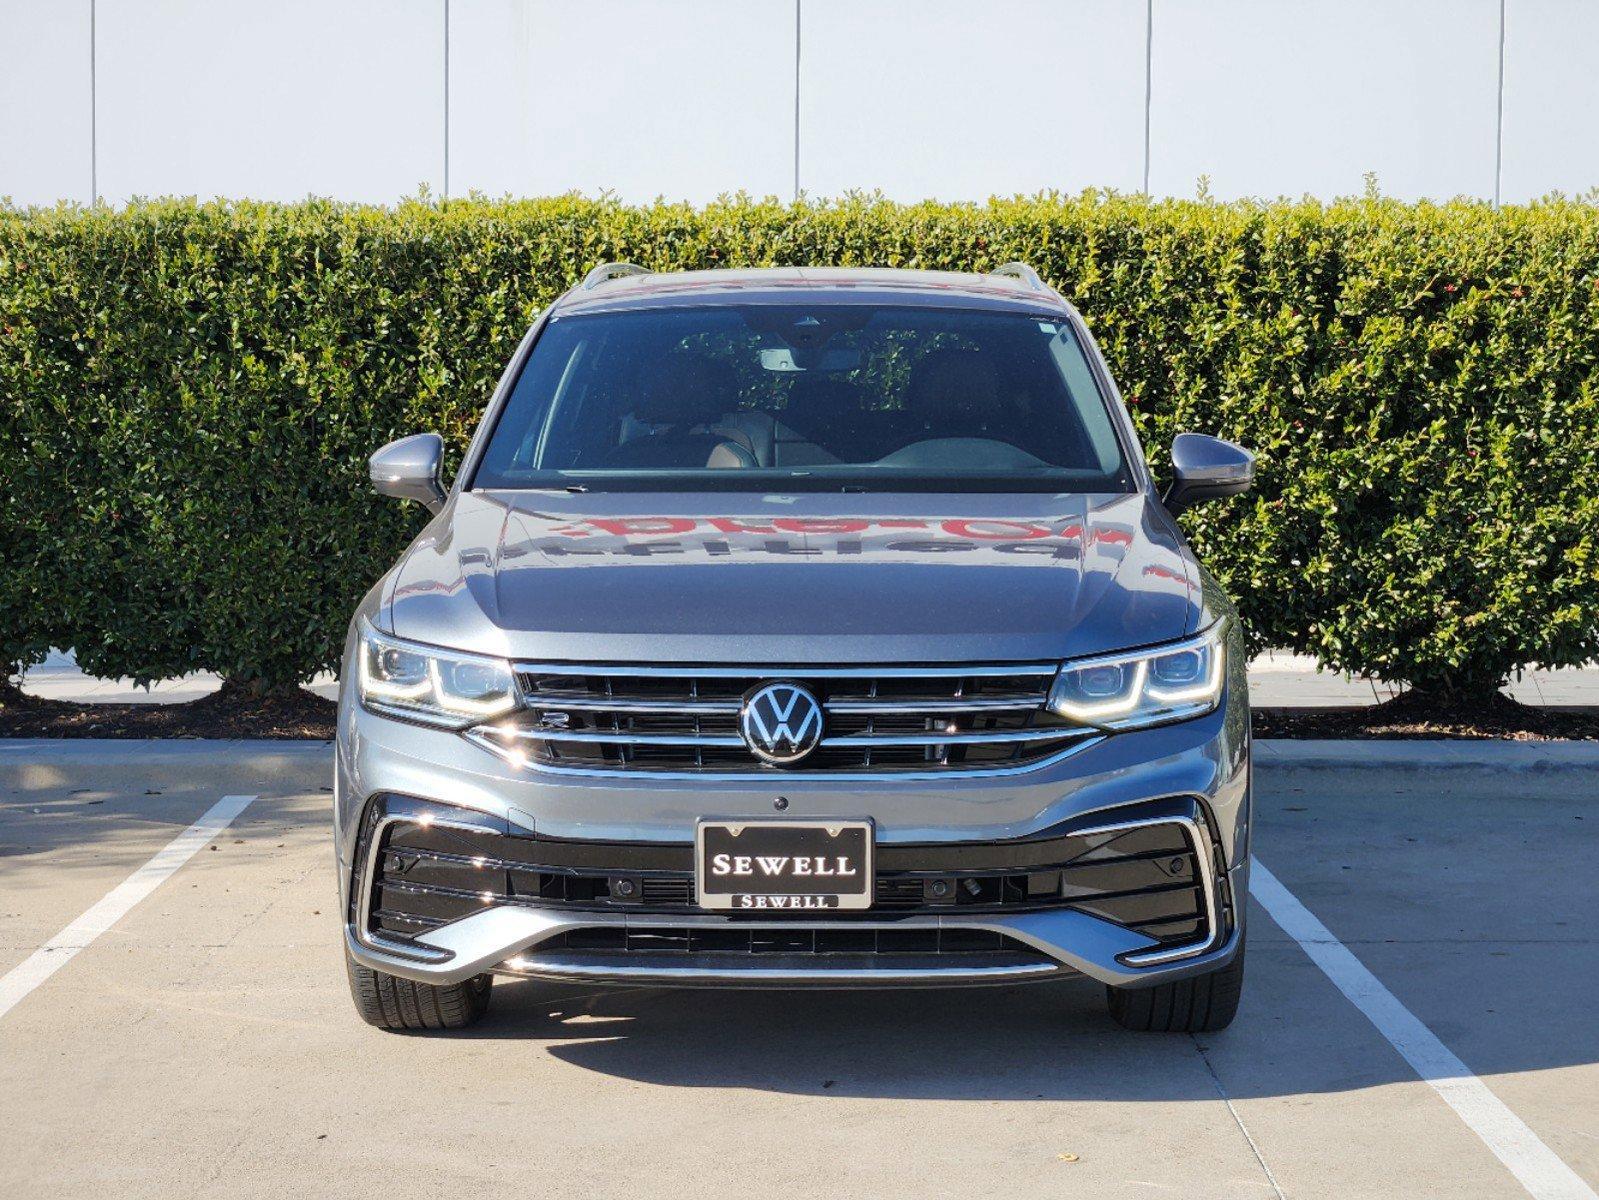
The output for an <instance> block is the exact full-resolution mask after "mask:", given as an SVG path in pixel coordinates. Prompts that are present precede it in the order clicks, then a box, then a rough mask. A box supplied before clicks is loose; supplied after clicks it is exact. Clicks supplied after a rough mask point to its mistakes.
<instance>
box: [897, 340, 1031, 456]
mask: <svg viewBox="0 0 1599 1200" xmlns="http://www.w3.org/2000/svg"><path fill="white" fill-rule="evenodd" d="M905 402H906V403H905V407H906V408H907V410H908V414H907V415H909V416H910V418H911V419H912V420H913V421H915V422H916V423H917V424H918V425H920V426H921V428H922V430H923V431H924V433H925V435H926V436H928V437H933V438H951V437H965V438H980V437H995V436H1001V435H1004V437H1001V440H1005V437H1009V436H1014V431H1015V427H1016V423H1015V419H1014V418H1015V413H1014V411H1012V409H1011V407H1010V406H1009V405H1005V404H1003V403H1002V402H1001V400H1000V396H999V378H998V375H997V373H996V372H995V370H994V368H993V365H992V364H991V363H990V362H989V361H988V359H987V358H986V357H985V356H984V355H983V353H982V351H980V350H958V349H955V348H950V349H945V350H934V351H933V352H932V353H931V354H929V355H927V356H926V357H925V358H923V359H922V360H921V362H919V363H917V364H916V366H915V367H914V368H913V369H912V370H911V377H910V382H909V383H908V384H907V386H906V389H905Z"/></svg>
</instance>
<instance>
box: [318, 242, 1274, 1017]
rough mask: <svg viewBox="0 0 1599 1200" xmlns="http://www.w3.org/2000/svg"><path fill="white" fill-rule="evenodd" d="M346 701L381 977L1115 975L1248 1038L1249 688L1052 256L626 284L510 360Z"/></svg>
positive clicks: (618, 979) (424, 444) (343, 805)
mask: <svg viewBox="0 0 1599 1200" xmlns="http://www.w3.org/2000/svg"><path fill="white" fill-rule="evenodd" d="M442 457H443V443H442V442H441V440H440V439H439V438H438V437H437V436H436V435H434V434H419V435H416V436H414V437H409V438H405V439H402V440H401V441H397V442H393V443H391V444H390V445H388V446H385V447H384V448H383V449H382V450H380V451H378V453H377V454H375V455H374V456H373V458H372V463H371V475H372V480H373V482H374V484H375V485H376V487H377V490H378V491H380V492H383V493H384V494H386V495H390V496H398V497H402V498H406V499H410V500H415V501H419V502H420V503H422V504H423V505H425V506H426V507H427V508H428V509H429V510H430V512H431V513H432V519H431V520H430V521H429V522H428V524H427V525H426V527H425V528H423V530H422V531H421V533H420V534H418V536H417V538H416V540H415V541H414V542H412V543H411V545H410V546H409V547H408V548H407V549H406V551H405V553H404V554H403V555H402V556H401V557H400V559H399V561H398V562H396V563H395V564H394V566H393V568H392V569H390V571H389V572H388V574H386V575H385V576H384V577H383V578H382V579H381V580H379V581H378V583H377V585H376V586H374V587H373V588H372V590H371V591H370V592H369V593H368V594H367V595H366V597H365V599H363V600H362V602H361V605H360V607H359V608H358V609H357V611H356V613H355V618H354V620H353V621H352V622H351V625H350V633H349V641H348V644H347V646H346V649H345V654H344V671H343V674H342V681H343V682H342V688H341V694H340V700H339V714H338V740H337V775H336V789H335V791H336V813H335V820H336V838H337V849H338V863H339V876H340V880H341V888H342V900H343V912H344V916H345V927H344V929H345V951H346V955H347V960H348V967H349V979H350V987H351V991H352V993H353V995H354V999H355V1003H356V1007H357V1008H358V1009H359V1011H360V1013H361V1015H362V1016H363V1017H364V1018H365V1019H366V1020H367V1021H369V1022H371V1023H372V1024H374V1025H378V1026H381V1027H384V1028H388V1029H422V1028H426V1029H439V1028H456V1027H460V1026H463V1025H466V1024H469V1023H471V1022H472V1021H475V1020H476V1019H478V1018H479V1017H480V1016H481V1015H482V1014H483V1012H484V1011H485V1008H486V1007H487V1004H488V1000H489V991H490V985H491V983H492V981H493V979H494V977H495V976H522V977H531V978H537V979H552V980H565V981H579V982H583V983H590V984H599V985H654V986H674V987H683V986H716V987H784V988H794V987H942V986H952V985H975V984H1014V983H1019V982H1023V981H1028V980H1044V979H1055V978H1060V977H1067V976H1073V975H1085V976H1089V977H1091V978H1092V979H1095V980H1098V981H1099V982H1101V983H1103V984H1105V985H1106V987H1107V994H1108V997H1109V1004H1110V1012H1111V1014H1112V1016H1113V1017H1114V1018H1115V1019H1116V1020H1117V1021H1119V1022H1120V1023H1121V1024H1123V1025H1125V1026H1128V1027H1130V1028H1135V1029H1145V1030H1187V1031H1192V1030H1209V1029H1219V1028H1221V1027H1223V1026H1225V1025H1226V1024H1227V1023H1228V1022H1229V1021H1231V1020H1232V1017H1233V1014H1234V1011H1235V1010H1236V1008H1237V1004H1238V997H1239V990H1240V987H1241V984H1242V981H1243V968H1244V908H1245V905H1244V899H1245V895H1246V889H1247V885H1248V863H1249V812H1250V730H1249V703H1248V694H1247V690H1246V685H1245V677H1244V656H1243V653H1242V647H1243V644H1242V639H1241V636H1240V630H1239V626H1238V621H1237V618H1236V616H1235V613H1234V610H1233V606H1232V604H1231V603H1230V602H1229V601H1228V599H1227V597H1226V596H1225V595H1223V593H1222V591H1221V589H1220V588H1219V587H1218V586H1217V585H1216V582H1215V581H1214V580H1213V579H1212V578H1211V576H1210V574H1209V573H1208V572H1207V571H1206V570H1205V568H1204V567H1203V566H1202V565H1201V564H1200V563H1199V562H1198V560H1197V559H1196V558H1195V557H1194V555H1193V553H1192V551H1191V550H1190V549H1189V548H1188V545H1187V544H1186V542H1185V541H1184V539H1183V535H1182V534H1181V532H1180V531H1179V530H1178V527H1177V525H1176V523H1175V522H1174V521H1173V520H1172V515H1173V514H1174V513H1175V512H1177V511H1179V510H1180V509H1182V508H1183V507H1184V506H1186V505H1189V504H1192V503H1194V502H1195V501H1198V500H1201V499H1205V498H1207V497H1213V496H1226V495H1231V494H1233V493H1236V492H1241V491H1243V490H1244V489H1246V488H1247V487H1248V486H1249V485H1250V482H1251V479H1252V477H1253V463H1252V459H1251V457H1250V456H1249V454H1247V453H1246V452H1244V451H1243V450H1240V449H1239V448H1237V447H1236V446H1233V445H1230V444H1229V443H1227V442H1222V441H1218V440H1216V439H1213V438H1208V437H1202V436H1199V435H1195V434H1182V435H1179V436H1178V438H1177V439H1176V441H1175V442H1174V444H1173V446H1172V453H1171V459H1172V469H1171V478H1170V480H1169V481H1168V482H1167V484H1166V486H1165V488H1164V490H1163V491H1160V490H1157V487H1156V484H1155V482H1154V480H1153V479H1152V478H1151V477H1150V473H1149V471H1148V469H1147V467H1146V466H1145V462H1144V458H1143V455H1142V453H1141V451H1140V448H1139V445H1138V442H1137V440H1136V438H1135V435H1134V430H1133V426H1132V424H1131V422H1130V421H1129V419H1128V417H1127V413H1126V411H1125V409H1124V407H1123V405H1122V403H1121V399H1120V396H1119V394H1118V393H1117V390H1116V385H1115V382H1114V381H1113V380H1112V379H1111V377H1110V373H1109V371H1108V370H1107V369H1106V365H1105V361H1104V359H1103V358H1102V357H1101V355H1100V353H1099V351H1098V349H1097V348H1096V346H1095V345H1094V341H1093V339H1092V337H1090V336H1089V333H1088V330H1087V328H1086V327H1085V326H1084V324H1083V320H1082V318H1081V317H1080V316H1079V315H1078V314H1077V312H1076V310H1074V309H1073V308H1072V306H1071V305H1070V304H1068V303H1067V302H1066V301H1065V300H1064V299H1062V298H1061V297H1060V296H1059V295H1058V294H1057V293H1056V292H1054V291H1053V290H1051V289H1050V288H1049V287H1047V286H1046V285H1045V284H1044V283H1043V282H1042V281H1041V280H1040V279H1039V277H1038V275H1037V274H1036V273H1035V272H1034V271H1032V270H1031V269H1029V268H1028V267H1026V266H1024V265H1022V264H1012V265H1010V266H1007V267H1002V268H1000V269H999V270H998V271H995V272H992V273H990V274H986V275H960V274H951V273H936V272H921V271H889V270H813V269H810V268H803V269H782V270H744V271H700V272H689V273H684V274H660V275H657V274H649V273H647V272H645V271H643V270H641V269H639V268H637V267H634V266H631V265H629V264H625V263H624V264H614V263H608V264H606V265H604V266H601V267H598V268H596V269H595V270H594V271H593V272H591V273H590V274H589V276H588V277H587V278H586V279H585V280H584V281H583V282H582V283H581V284H579V285H578V286H577V287H575V288H573V289H572V290H571V291H570V292H568V293H566V294H565V295H564V296H562V297H561V298H560V299H559V300H558V301H556V302H555V304H553V305H552V306H551V307H550V308H549V309H548V310H547V311H545V312H544V313H543V314H542V315H541V316H540V318H539V319H538V321H537V322H536V323H535V324H534V326H533V328H532V329H531V330H530V331H529V332H528V334H527V336H526V337H525V338H524V339H523V341H522V344H521V346H520V347H519V348H518V349H517V351H516V354H515V356H514V357H513V358H512V359H511V363H510V365H509V366H508V367H507V369H506V371H505V375H504V377H503V378H502V380H501V381H500V384H499V387H498V389H497V390H496V392H495V395H494V397H493V399H492V401H491V402H490V404H489V407H488V413H487V415H486V417H485V418H484V421H483V424H482V427H481V428H480V429H479V431H478V433H477V436H476V437H475V438H474V440H473V442H472V444H471V447H470V448H469V449H468V451H467V453H466V457H465V460H464V461H463V462H462V464H461V466H460V468H459V470H458V471H457V472H456V474H455V478H454V482H453V484H452V485H451V486H449V487H446V486H445V485H444V484H443V483H442V482H441V479H442V470H441V467H442Z"/></svg>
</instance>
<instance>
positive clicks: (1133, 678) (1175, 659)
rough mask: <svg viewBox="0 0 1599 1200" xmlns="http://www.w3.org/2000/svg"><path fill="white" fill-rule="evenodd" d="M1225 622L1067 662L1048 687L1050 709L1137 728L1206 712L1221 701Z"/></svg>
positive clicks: (1077, 717) (1081, 718) (1113, 725)
mask: <svg viewBox="0 0 1599 1200" xmlns="http://www.w3.org/2000/svg"><path fill="white" fill-rule="evenodd" d="M1225 624H1226V622H1224V621H1218V622H1217V623H1216V624H1215V625H1212V626H1211V627H1210V628H1209V629H1207V630H1206V631H1205V632H1204V633H1202V634H1199V635H1198V636H1197V637H1192V638H1188V639H1186V640H1184V641H1181V642H1173V643H1171V644H1170V645H1166V646H1156V647H1154V648H1152V649H1149V650H1139V651H1135V652H1132V653H1128V654H1106V655H1101V656H1100V657H1098V658H1081V659H1076V660H1075V661H1072V662H1068V663H1066V664H1065V665H1064V666H1062V667H1061V669H1060V674H1059V675H1057V676H1056V677H1055V685H1054V686H1053V687H1052V688H1051V689H1050V692H1049V707H1050V710H1051V711H1053V712H1056V713H1059V714H1060V715H1061V716H1063V717H1065V718H1066V719H1067V720H1070V721H1077V722H1079V723H1081V724H1083V725H1095V726H1098V727H1100V728H1102V729H1139V728H1142V727H1144V726H1146V725H1161V724H1164V723H1165V722H1167V721H1180V720H1183V719H1184V718H1187V717H1197V716H1199V715H1200V714H1202V713H1208V712H1209V711H1210V710H1211V709H1213V708H1215V707H1216V705H1217V704H1219V703H1220V702H1221V687H1222V678H1223V675H1224V673H1225V667H1226V658H1227V650H1226V643H1225V642H1224V641H1223V639H1222V635H1223V632H1224V626H1225Z"/></svg>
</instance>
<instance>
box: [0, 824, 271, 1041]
mask: <svg viewBox="0 0 1599 1200" xmlns="http://www.w3.org/2000/svg"><path fill="white" fill-rule="evenodd" d="M254 799H255V797H254V796H224V797H222V799H220V800H218V801H217V802H216V803H215V804H213V805H212V806H211V807H210V808H209V809H207V810H206V813H205V815H204V816H202V817H201V818H200V819H199V820H198V821H196V822H195V823H194V824H193V825H190V826H189V827H188V828H187V829H185V830H184V831H183V832H182V833H180V834H178V836H177V837H175V838H173V839H172V840H171V841H170V842H168V843H167V844H166V845H165V846H164V847H163V848H162V849H160V850H159V851H157V852H156V855H155V857H154V858H152V859H150V861H149V862H147V863H145V864H144V866H142V867H140V868H139V869H138V870H137V871H135V872H134V873H133V874H132V875H129V876H128V877H127V878H126V879H124V880H123V881H122V882H121V883H119V884H117V886H116V887H114V888H112V889H111V890H110V891H109V892H107V893H106V894H105V895H104V896H102V897H101V898H100V899H99V900H98V901H96V902H95V903H94V905H92V906H91V907H90V909H89V911H88V912H86V913H84V914H83V915H82V916H81V917H79V918H78V919H77V920H76V921H74V922H72V924H70V925H68V926H67V927H66V928H65V929H63V930H62V931H61V932H60V933H58V934H56V935H55V937H53V938H51V939H50V940H49V941H48V942H46V943H45V944H44V945H42V946H40V947H39V948H38V949H37V950H35V951H34V952H33V953H32V954H30V955H28V957H27V958H25V959H23V960H22V962H20V963H18V964H17V965H16V966H15V967H13V968H12V969H11V970H10V971H8V972H6V974H5V975H4V977H0V1017H3V1016H5V1015H6V1013H8V1012H10V1011H11V1010H12V1009H13V1008H15V1007H16V1006H17V1004H18V1002H20V1001H21V1000H22V998H23V997H24V996H26V995H27V994H28V993H29V992H31V991H33V989H34V988H36V987H38V986H39V985H40V984H41V983H43V982H44V981H45V980H46V979H49V978H50V976H52V975H54V974H55V973H56V972H57V971H59V970H60V969H61V968H62V967H64V966H66V965H67V963H69V962H71V961H72V959H73V956H74V955H76V954H77V953H78V951H79V950H82V949H83V948H84V947H85V946H87V945H89V944H90V943H91V942H93V941H94V939H95V938H97V937H99V936H100V935H101V934H102V933H104V932H105V931H106V930H107V929H110V928H111V927H112V926H113V925H115V924H116V923H117V922H118V921H120V920H121V919H122V918H123V916H124V915H125V914H126V913H127V912H128V910H129V909H131V908H132V907H133V906H134V905H135V904H137V903H139V901H141V900H143V899H144V898H145V897H146V896H148V895H149V894H150V893H151V892H153V891H155V890H156V888H158V887H160V886H161V885H162V884H163V883H165V882H166V881H167V880H168V879H170V878H171V877H172V873H173V872H174V871H176V870H177V869H178V868H179V867H181V866H182V865H183V864H184V863H186V862H188V861H189V859H190V858H191V857H192V856H193V855H194V852H195V851H196V850H198V849H199V848H200V847H201V846H203V845H205V844H206V843H207V842H208V841H210V840H211V839H212V838H213V837H215V836H216V835H217V834H219V833H221V832H222V831H223V830H224V829H226V828H227V827H228V826H229V825H231V824H232V823H233V819H234V818H235V817H237V816H238V815H239V814H240V813H242V812H243V811H244V810H245V809H246V808H248V807H249V806H250V802H251V801H252V800H254Z"/></svg>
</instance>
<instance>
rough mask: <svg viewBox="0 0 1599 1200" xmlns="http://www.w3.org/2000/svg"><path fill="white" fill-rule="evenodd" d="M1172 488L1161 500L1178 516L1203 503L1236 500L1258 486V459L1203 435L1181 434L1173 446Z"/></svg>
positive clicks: (1236, 447) (1220, 440)
mask: <svg viewBox="0 0 1599 1200" xmlns="http://www.w3.org/2000/svg"><path fill="white" fill-rule="evenodd" d="M1171 465H1172V484H1171V487H1169V488H1167V489H1166V494H1165V495H1164V496H1162V497H1161V500H1162V501H1163V502H1164V503H1165V505H1166V509H1167V511H1168V512H1170V513H1172V514H1173V515H1176V514H1177V513H1180V512H1182V511H1183V509H1185V508H1190V507H1192V506H1193V505H1195V504H1198V503H1199V502H1200V501H1201V500H1214V499H1216V498H1217V497H1219V496H1236V495H1237V494H1238V493H1239V492H1247V491H1248V490H1249V487H1250V485H1251V484H1253V483H1254V482H1255V456H1254V455H1253V454H1251V453H1250V452H1249V451H1248V450H1245V449H1244V448H1243V447H1242V446H1235V445H1233V444H1232V443H1231V442H1224V441H1222V439H1221V438H1213V437H1206V436H1205V435H1204V434H1202V433H1179V434H1178V435H1177V436H1176V437H1175V438H1173V439H1172V443H1171Z"/></svg>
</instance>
